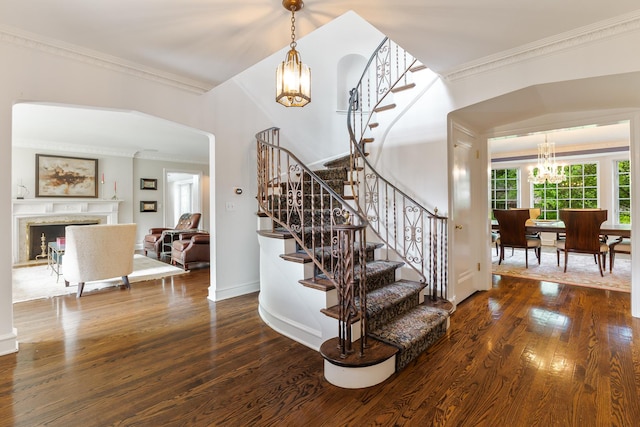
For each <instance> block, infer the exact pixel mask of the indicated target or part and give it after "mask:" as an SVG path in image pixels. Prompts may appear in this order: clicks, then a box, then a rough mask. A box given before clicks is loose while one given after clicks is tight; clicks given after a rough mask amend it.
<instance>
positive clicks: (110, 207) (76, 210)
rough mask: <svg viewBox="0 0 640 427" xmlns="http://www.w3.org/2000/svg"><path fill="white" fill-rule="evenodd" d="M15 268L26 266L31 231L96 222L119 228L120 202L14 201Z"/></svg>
mask: <svg viewBox="0 0 640 427" xmlns="http://www.w3.org/2000/svg"><path fill="white" fill-rule="evenodd" d="M12 202H13V203H12V221H11V229H12V231H11V233H12V236H11V237H12V239H11V241H12V259H13V264H14V265H16V264H22V263H26V262H27V261H28V260H27V257H28V255H27V252H28V248H27V242H28V236H29V227H30V226H31V225H41V224H54V223H55V224H66V223H69V224H73V223H77V222H87V221H95V222H97V223H99V224H117V223H118V208H119V206H120V202H121V200H103V199H44V198H38V199H14V200H13V201H12Z"/></svg>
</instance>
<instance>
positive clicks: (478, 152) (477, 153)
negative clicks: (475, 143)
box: [476, 150, 480, 159]
mask: <svg viewBox="0 0 640 427" xmlns="http://www.w3.org/2000/svg"><path fill="white" fill-rule="evenodd" d="M479 158H480V150H476V159H479Z"/></svg>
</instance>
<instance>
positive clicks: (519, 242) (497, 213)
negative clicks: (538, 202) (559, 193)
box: [493, 209, 542, 268]
mask: <svg viewBox="0 0 640 427" xmlns="http://www.w3.org/2000/svg"><path fill="white" fill-rule="evenodd" d="M493 216H494V217H495V219H496V220H497V221H498V231H499V233H500V257H499V259H498V265H500V264H501V263H502V261H503V260H504V248H505V247H506V248H512V249H524V250H525V251H524V254H525V256H524V259H525V265H526V267H527V268H529V249H533V251H534V253H535V255H536V257H537V258H538V264H540V251H541V247H542V241H541V240H540V238H539V237H531V236H527V234H526V228H525V227H526V222H527V220H528V219H529V209H494V210H493Z"/></svg>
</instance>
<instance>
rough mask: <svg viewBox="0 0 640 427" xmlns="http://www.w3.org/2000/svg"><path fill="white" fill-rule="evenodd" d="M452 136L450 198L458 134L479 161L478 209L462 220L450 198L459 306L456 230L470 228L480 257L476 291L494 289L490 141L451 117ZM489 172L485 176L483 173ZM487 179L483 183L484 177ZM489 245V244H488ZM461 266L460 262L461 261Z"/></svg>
mask: <svg viewBox="0 0 640 427" xmlns="http://www.w3.org/2000/svg"><path fill="white" fill-rule="evenodd" d="M447 120H448V130H449V131H448V132H447V133H448V135H447V157H448V169H449V194H451V195H453V194H454V189H455V186H454V181H455V176H454V173H453V171H454V168H453V161H454V149H455V146H456V144H457V141H456V135H457V133H458V132H462V133H464V134H465V135H466V136H468V137H469V142H470V144H471V145H472V148H471V149H472V150H473V151H475V153H476V155H475V159H474V160H475V161H474V162H473V163H472V164H471V165H470V171H469V173H470V176H471V184H472V187H471V197H472V200H471V205H472V206H473V207H474V208H473V209H471V216H470V217H468V218H460V217H459V215H458V212H457V209H456V206H455V203H454V202H455V197H453V196H452V197H449V226H448V233H449V235H450V236H452V237H451V238H450V239H449V242H450V243H449V254H450V256H449V260H450V262H449V277H451V278H454V280H453V281H451V282H450V284H452V285H453V289H451V288H450V289H449V295H448V297H449V300H450V301H452V302H453V303H454V304H455V305H457V304H459V303H460V302H461V301H460V300H459V299H458V297H457V294H456V287H457V286H456V285H457V283H456V282H457V279H458V278H457V277H456V276H455V272H456V262H457V260H456V256H455V254H456V250H455V245H456V241H455V227H456V225H458V226H463V227H468V230H469V233H470V235H469V242H470V243H471V244H472V245H473V247H472V248H470V251H471V253H474V254H477V260H476V261H475V262H476V263H477V268H473V269H470V270H469V274H470V275H471V277H470V278H469V280H471V282H472V287H473V289H475V290H476V291H482V290H489V289H490V288H491V253H490V251H489V249H490V245H489V244H488V243H487V242H490V230H489V228H488V227H487V221H488V218H487V215H488V212H489V201H488V197H487V195H488V194H489V193H488V192H489V188H488V182H489V181H488V175H487V172H486V171H487V169H486V165H487V161H488V160H487V159H488V158H487V155H488V154H487V152H488V149H487V143H486V138H485V137H482V136H480V132H478V131H477V130H476V129H473V128H472V127H471V126H468V125H467V124H465V123H463V122H462V121H460V120H459V119H457V118H453V117H452V116H451V115H449V117H448V119H447ZM483 170H484V171H485V173H484V174H483V173H482V171H483ZM483 176H484V177H485V178H486V179H481V177H483ZM484 243H487V244H484ZM458 262H459V261H458Z"/></svg>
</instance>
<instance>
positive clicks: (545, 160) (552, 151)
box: [529, 135, 567, 184]
mask: <svg viewBox="0 0 640 427" xmlns="http://www.w3.org/2000/svg"><path fill="white" fill-rule="evenodd" d="M566 179H567V176H566V175H565V173H564V165H558V164H557V163H556V144H555V143H553V142H547V136H546V135H545V137H544V142H543V143H540V144H538V163H537V164H536V165H535V166H533V167H530V168H529V182H532V183H534V184H544V183H545V182H548V183H550V184H559V183H561V182H563V181H565V180H566Z"/></svg>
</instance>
